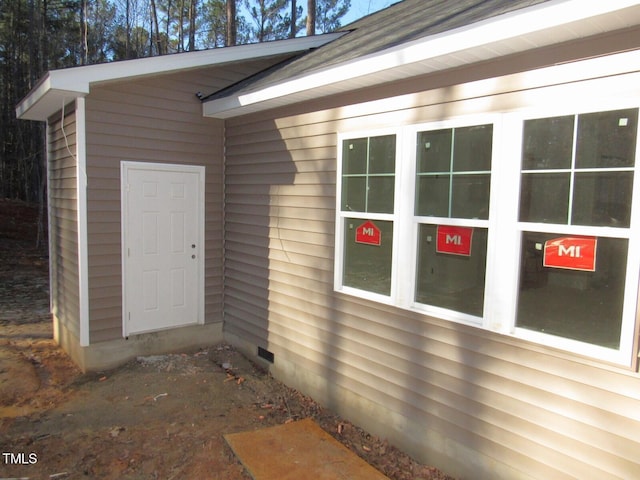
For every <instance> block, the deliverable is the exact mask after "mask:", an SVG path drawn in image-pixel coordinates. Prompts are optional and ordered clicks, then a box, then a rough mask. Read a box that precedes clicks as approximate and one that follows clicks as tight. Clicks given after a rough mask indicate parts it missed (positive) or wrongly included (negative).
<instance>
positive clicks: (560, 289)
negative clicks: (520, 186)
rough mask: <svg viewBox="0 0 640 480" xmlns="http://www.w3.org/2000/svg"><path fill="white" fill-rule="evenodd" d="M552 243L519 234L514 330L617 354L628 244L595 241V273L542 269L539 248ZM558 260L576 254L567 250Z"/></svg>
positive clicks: (536, 235) (538, 236)
mask: <svg viewBox="0 0 640 480" xmlns="http://www.w3.org/2000/svg"><path fill="white" fill-rule="evenodd" d="M558 237H559V235H557V234H545V233H531V232H524V233H523V234H522V254H521V259H520V268H521V271H520V289H519V298H518V313H517V322H516V324H517V326H518V327H522V328H526V329H529V330H535V331H538V332H544V333H549V334H552V335H557V336H561V337H565V338H571V339H574V340H579V341H582V342H587V343H591V344H595V345H601V346H603V347H609V348H618V347H619V345H620V327H621V323H622V305H623V296H624V282H625V272H626V263H627V246H628V245H627V244H628V241H627V240H626V239H618V238H598V239H597V244H596V249H595V271H582V270H567V269H564V268H550V267H544V266H543V259H544V255H545V249H544V246H545V242H546V241H548V240H551V239H557V238H558ZM564 254H565V255H567V256H570V257H571V256H573V257H576V256H577V255H580V251H579V250H577V249H575V248H574V249H571V248H570V247H567V248H566V249H565V250H564ZM547 263H549V262H547Z"/></svg>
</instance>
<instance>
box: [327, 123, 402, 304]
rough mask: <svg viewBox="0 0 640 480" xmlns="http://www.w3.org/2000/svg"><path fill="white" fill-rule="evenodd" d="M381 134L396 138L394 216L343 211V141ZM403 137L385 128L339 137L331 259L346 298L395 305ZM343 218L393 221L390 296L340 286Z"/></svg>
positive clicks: (392, 214) (336, 283) (336, 286)
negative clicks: (354, 297)
mask: <svg viewBox="0 0 640 480" xmlns="http://www.w3.org/2000/svg"><path fill="white" fill-rule="evenodd" d="M383 135H395V136H396V158H395V160H396V170H395V175H394V199H393V213H375V212H353V211H343V210H342V144H343V142H344V140H350V139H356V138H363V137H379V136H383ZM402 144H403V141H402V135H401V131H400V129H397V128H385V129H377V130H366V131H359V132H350V133H348V134H338V155H337V167H336V170H337V186H336V237H335V238H336V245H335V252H336V253H335V257H334V261H335V262H334V265H335V268H334V285H335V290H336V291H338V292H341V293H345V294H348V295H353V296H356V297H360V298H364V299H367V300H372V301H375V302H379V303H384V304H387V305H394V304H395V301H394V299H395V297H396V292H397V281H396V275H394V272H395V271H396V270H397V267H396V265H395V258H396V254H397V247H398V241H399V232H398V228H397V226H398V224H397V212H398V201H399V196H400V195H401V192H400V191H399V190H400V188H399V186H400V183H399V178H398V168H399V165H400V161H399V160H400V155H401V148H402ZM345 218H358V219H362V220H363V221H365V220H371V221H374V222H375V221H376V220H378V221H390V222H393V251H392V256H391V262H392V263H391V289H390V295H383V294H380V293H375V292H370V291H367V290H361V289H358V288H355V287H350V286H348V285H343V282H342V280H343V270H344V239H345V234H346V232H345V229H344V224H345Z"/></svg>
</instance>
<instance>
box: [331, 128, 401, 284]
mask: <svg viewBox="0 0 640 480" xmlns="http://www.w3.org/2000/svg"><path fill="white" fill-rule="evenodd" d="M341 158H342V165H341V166H342V168H341V177H342V178H341V185H342V188H341V192H342V195H341V204H340V209H339V212H340V223H341V225H340V227H341V228H339V230H341V231H343V232H344V234H343V238H342V242H343V243H342V247H343V256H342V260H343V262H342V268H341V269H340V270H341V273H342V276H341V277H340V279H339V280H338V282H339V283H340V284H341V285H343V286H345V287H347V289H358V290H360V291H362V292H370V293H373V294H377V295H383V296H390V295H391V283H392V282H391V280H392V275H391V272H392V257H393V240H394V239H393V230H394V211H395V182H396V175H395V171H396V135H395V134H386V135H376V136H370V137H360V138H350V139H345V140H344V141H343V142H342V155H341Z"/></svg>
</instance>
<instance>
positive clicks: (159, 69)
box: [16, 32, 346, 120]
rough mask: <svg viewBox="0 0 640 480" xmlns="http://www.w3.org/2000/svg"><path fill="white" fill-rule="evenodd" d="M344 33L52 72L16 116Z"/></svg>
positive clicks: (34, 115)
mask: <svg viewBox="0 0 640 480" xmlns="http://www.w3.org/2000/svg"><path fill="white" fill-rule="evenodd" d="M345 33H346V32H338V33H329V34H323V35H315V36H311V37H298V38H293V39H287V40H278V41H274V42H265V43H257V44H247V45H238V46H234V47H225V48H212V49H209V50H201V51H197V52H186V53H180V54H172V55H161V56H157V57H148V58H139V59H135V60H123V61H118V62H110V63H102V64H96V65H86V66H81V67H74V68H67V69H62V70H52V71H49V72H48V73H47V74H46V75H45V76H44V77H43V78H42V79H41V80H40V82H39V83H38V84H37V85H36V87H35V88H34V89H33V90H32V91H31V92H30V93H29V94H28V95H27V96H26V97H25V98H24V99H22V101H21V102H20V103H19V104H18V106H17V107H16V116H17V117H18V118H21V119H25V120H46V119H47V117H48V116H50V115H51V114H53V113H55V110H52V107H54V106H56V105H59V98H60V96H61V95H64V96H66V97H67V99H68V100H69V99H71V98H78V97H82V96H85V95H87V94H88V93H89V91H90V88H91V85H92V84H95V83H101V82H110V81H118V80H124V79H126V80H130V79H134V78H139V77H144V76H149V75H157V74H161V73H163V74H165V73H173V72H179V71H185V70H190V69H194V68H201V67H210V66H211V67H212V66H215V65H224V64H228V63H234V62H240V61H248V60H257V59H260V58H265V57H271V56H277V55H286V54H293V53H296V52H301V51H304V50H308V49H310V48H318V47H320V46H322V45H324V44H325V43H328V42H331V41H333V40H335V39H337V38H339V37H341V36H342V35H345ZM194 93H195V92H194Z"/></svg>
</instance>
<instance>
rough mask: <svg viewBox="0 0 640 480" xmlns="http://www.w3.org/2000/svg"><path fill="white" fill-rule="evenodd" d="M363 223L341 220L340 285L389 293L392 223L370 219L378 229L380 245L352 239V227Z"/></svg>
mask: <svg viewBox="0 0 640 480" xmlns="http://www.w3.org/2000/svg"><path fill="white" fill-rule="evenodd" d="M365 222H366V220H362V219H356V218H346V219H345V238H344V273H343V279H342V282H343V285H345V286H349V287H353V288H358V289H361V290H366V291H368V292H374V293H380V294H383V295H390V294H391V254H392V251H393V222H385V221H378V220H376V221H374V222H373V224H374V225H375V228H377V229H379V230H380V245H371V244H367V243H358V242H356V230H357V229H358V227H360V226H361V225H363V224H364V223H365Z"/></svg>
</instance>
